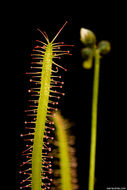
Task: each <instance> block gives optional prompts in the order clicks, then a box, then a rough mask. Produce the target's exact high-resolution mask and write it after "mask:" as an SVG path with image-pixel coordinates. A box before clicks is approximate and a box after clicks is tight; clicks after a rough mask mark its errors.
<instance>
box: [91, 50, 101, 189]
mask: <svg viewBox="0 0 127 190" xmlns="http://www.w3.org/2000/svg"><path fill="white" fill-rule="evenodd" d="M99 73H100V54H99V51H98V50H95V65H94V79H93V100H92V101H93V102H92V123H91V147H90V169H89V187H88V189H89V190H94V183H95V160H96V139H97V111H98V110H97V107H98V93H99Z"/></svg>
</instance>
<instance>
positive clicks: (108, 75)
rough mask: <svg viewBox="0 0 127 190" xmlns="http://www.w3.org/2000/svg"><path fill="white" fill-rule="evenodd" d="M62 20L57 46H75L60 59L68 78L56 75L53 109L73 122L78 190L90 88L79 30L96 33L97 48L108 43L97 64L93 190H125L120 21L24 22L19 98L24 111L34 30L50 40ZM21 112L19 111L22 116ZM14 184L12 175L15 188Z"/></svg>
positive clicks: (83, 174) (85, 155) (83, 175)
mask: <svg viewBox="0 0 127 190" xmlns="http://www.w3.org/2000/svg"><path fill="white" fill-rule="evenodd" d="M102 12H103V11H102ZM104 15H105V14H104ZM66 20H67V21H68V24H67V25H66V27H65V28H64V30H63V31H62V32H61V34H60V35H59V36H58V38H57V40H56V41H57V42H59V41H64V42H65V43H66V44H74V45H75V47H73V48H67V49H70V51H71V52H72V56H65V57H63V59H62V65H64V66H65V67H66V68H67V69H68V71H67V72H64V71H62V70H61V71H60V73H61V75H62V76H63V79H64V82H65V84H64V87H63V90H64V92H65V93H66V96H64V97H62V98H61V103H60V104H59V106H58V107H59V108H60V110H61V111H62V114H63V116H64V117H65V118H67V119H69V120H70V121H72V122H74V127H73V128H72V133H73V134H74V135H75V136H76V150H77V153H76V156H77V159H78V168H77V170H78V181H79V185H80V188H79V189H81V190H82V189H88V187H87V186H88V171H89V149H90V147H89V146H90V128H91V100H92V84H93V68H92V69H91V70H84V69H83V67H82V59H81V55H80V50H81V47H82V45H81V43H80V28H81V27H85V28H87V29H90V30H92V31H93V32H94V33H95V35H96V37H97V44H98V42H99V41H101V40H108V41H110V43H111V52H110V53H109V54H108V55H105V56H103V58H102V59H101V71H100V89H99V105H98V133H97V152H96V183H95V190H97V189H102V190H103V189H106V188H107V187H126V188H127V180H126V171H127V164H126V161H127V156H126V147H127V137H126V136H127V135H126V127H127V126H126V95H127V94H126V45H125V44H126V42H125V41H126V32H125V17H124V16H122V15H121V16H119V14H117V13H115V14H114V13H113V12H112V13H110V15H108V14H107V15H105V16H102V15H98V17H97V16H95V14H94V15H93V16H90V15H88V14H87V13H86V14H83V15H78V16H77V15H76V14H75V16H61V15H57V16H54V15H53V14H52V17H51V18H49V17H48V18H46V19H45V20H44V19H43V20H41V21H40V22H39V23H38V21H37V20H36V22H35V23H34V24H30V23H29V22H26V23H25V22H24V24H22V26H21V28H22V38H21V40H20V42H21V48H22V51H21V52H20V53H21V54H20V56H21V58H22V59H21V60H20V61H22V64H23V63H24V72H23V78H24V83H23V88H24V94H23V97H22V98H23V99H24V103H23V104H24V107H26V106H27V100H28V95H27V90H28V89H29V81H28V80H29V78H28V76H26V75H25V72H26V71H27V70H29V67H30V61H31V57H30V54H31V50H32V48H33V46H34V43H35V40H36V39H39V40H40V39H42V36H41V35H40V33H39V32H38V31H37V30H36V29H37V28H40V29H41V30H42V31H46V33H47V34H48V36H49V39H50V40H51V39H53V37H54V36H55V34H56V33H57V32H58V30H59V29H60V28H61V27H62V25H63V24H64V23H65V21H66ZM31 23H33V22H31ZM23 88H22V90H23ZM23 104H22V105H23ZM22 105H21V106H22ZM24 107H23V106H22V113H23V110H24ZM23 120H24V118H22V125H19V128H18V129H17V130H16V166H17V167H16V170H18V169H19V167H18V164H19V163H20V161H21V157H20V153H21V150H22V149H23V148H24V142H23V141H22V139H20V137H19V135H20V133H22V132H23V131H24V125H23ZM18 181H19V176H18V174H17V184H18ZM18 188H19V187H18V185H17V189H18Z"/></svg>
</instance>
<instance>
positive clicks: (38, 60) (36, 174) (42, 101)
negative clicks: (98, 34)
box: [20, 22, 73, 190]
mask: <svg viewBox="0 0 127 190" xmlns="http://www.w3.org/2000/svg"><path fill="white" fill-rule="evenodd" d="M66 24H67V22H65V24H64V25H63V26H62V28H61V29H60V30H59V32H58V33H57V34H56V36H55V37H54V38H53V40H52V41H51V42H50V41H49V39H48V36H47V34H46V33H45V32H42V31H41V30H40V29H38V31H39V32H40V34H41V35H42V36H43V37H44V39H45V41H46V42H43V41H40V40H37V43H38V44H37V45H36V46H35V47H34V49H33V53H32V54H31V56H32V63H31V64H32V66H31V69H32V71H31V72H27V73H26V74H29V75H31V79H30V82H31V83H34V87H33V88H31V89H30V90H29V93H31V100H29V102H30V103H31V105H30V106H29V109H27V110H25V112H26V115H27V116H28V118H30V117H31V119H28V121H25V125H26V127H25V128H26V129H27V130H29V131H30V132H28V133H26V134H21V137H26V138H25V139H24V140H25V141H27V142H29V144H27V145H26V150H25V151H23V153H22V154H23V156H25V161H24V162H23V163H22V164H21V167H23V166H25V169H23V170H21V171H20V173H23V174H24V179H23V180H22V181H21V183H20V184H21V187H20V189H26V188H30V189H32V190H41V189H50V187H51V182H52V177H51V174H52V164H51V163H52V162H51V160H52V158H53V157H52V156H51V155H50V154H49V153H50V152H51V147H50V145H49V140H53V137H52V135H51V131H52V130H54V127H53V123H54V122H53V121H52V117H55V114H52V111H54V110H55V111H56V110H57V108H56V106H57V104H58V100H59V99H60V95H65V94H64V93H63V92H61V90H60V89H61V88H62V85H63V81H61V76H59V75H58V71H59V69H62V70H64V71H66V69H65V68H64V67H62V66H61V65H59V64H57V63H56V60H57V59H60V57H61V56H63V55H71V54H70V52H69V51H68V50H67V51H64V50H61V47H65V46H73V45H65V44H64V42H56V43H55V40H56V38H57V36H58V35H59V34H60V32H61V31H62V29H63V28H64V26H65V25H66ZM26 165H27V166H28V167H27V168H26Z"/></svg>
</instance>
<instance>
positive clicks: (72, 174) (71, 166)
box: [53, 112, 78, 190]
mask: <svg viewBox="0 0 127 190" xmlns="http://www.w3.org/2000/svg"><path fill="white" fill-rule="evenodd" d="M53 120H54V123H55V127H56V139H57V143H58V152H59V164H60V165H59V174H60V176H59V177H60V179H59V180H60V189H61V190H67V189H68V190H74V189H78V185H77V174H76V173H77V172H76V167H77V162H76V158H75V155H74V153H75V148H74V147H72V144H74V137H73V136H71V135H70V134H69V133H68V131H67V126H68V122H66V120H65V119H64V118H63V117H62V116H61V114H60V113H59V112H56V116H55V117H54V118H53ZM69 141H70V143H69ZM72 141H73V143H72ZM70 144H71V145H70ZM56 189H57V188H56Z"/></svg>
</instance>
